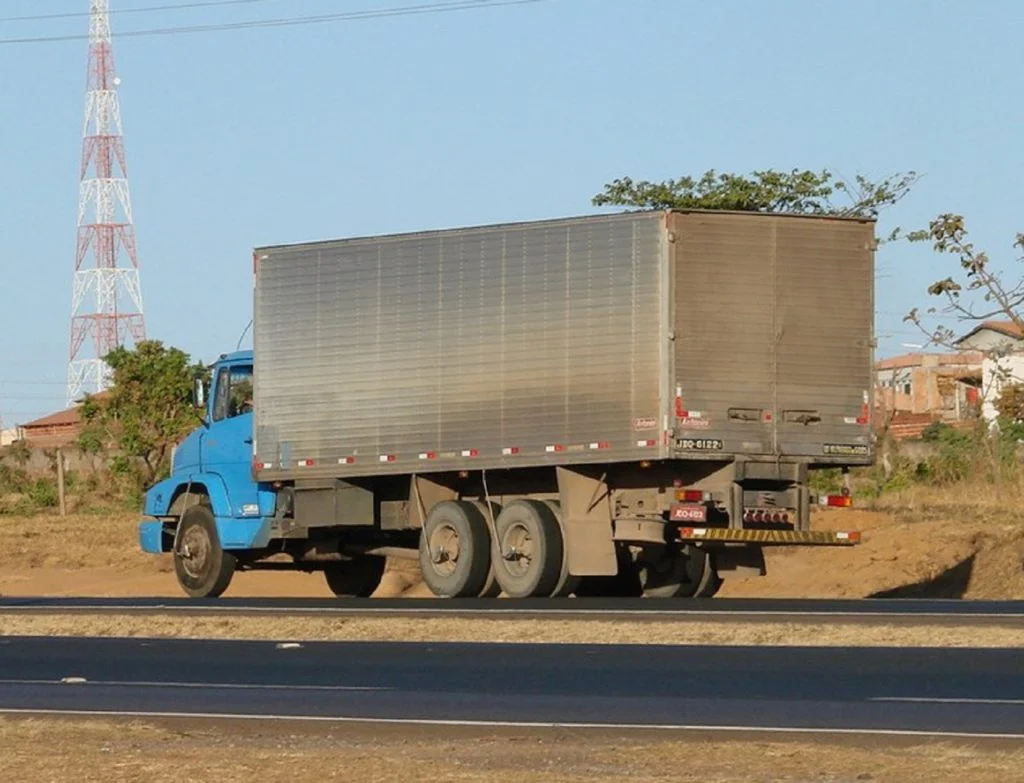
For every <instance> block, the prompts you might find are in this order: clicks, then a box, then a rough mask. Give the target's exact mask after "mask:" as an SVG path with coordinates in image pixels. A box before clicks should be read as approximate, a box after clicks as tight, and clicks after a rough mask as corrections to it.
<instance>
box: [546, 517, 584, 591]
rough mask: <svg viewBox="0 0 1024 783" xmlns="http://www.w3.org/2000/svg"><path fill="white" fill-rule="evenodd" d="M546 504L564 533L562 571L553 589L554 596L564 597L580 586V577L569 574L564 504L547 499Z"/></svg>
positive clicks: (560, 530)
mask: <svg viewBox="0 0 1024 783" xmlns="http://www.w3.org/2000/svg"><path fill="white" fill-rule="evenodd" d="M544 503H545V505H547V507H548V508H550V509H551V511H552V513H553V514H554V515H555V519H556V520H557V521H558V529H559V532H560V533H561V534H562V572H561V573H560V574H559V576H558V582H557V583H556V584H555V588H554V589H553V590H552V591H551V597H552V598H564V597H566V596H569V595H572V594H573V593H575V592H576V590H577V589H578V588H579V586H580V577H578V576H570V574H569V547H568V546H566V545H565V528H564V527H563V526H562V504H561V503H559V502H558V501H557V500H545V501H544Z"/></svg>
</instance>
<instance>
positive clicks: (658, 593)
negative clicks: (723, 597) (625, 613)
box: [637, 546, 721, 598]
mask: <svg viewBox="0 0 1024 783" xmlns="http://www.w3.org/2000/svg"><path fill="white" fill-rule="evenodd" d="M637 574H638V576H639V577H640V585H641V587H642V588H643V595H644V597H645V598H709V597H711V596H712V595H714V594H715V593H716V592H718V587H719V586H720V585H721V580H720V579H719V578H718V574H717V572H716V571H715V566H714V562H713V561H712V559H711V555H710V554H709V553H708V551H707V550H706V549H699V548H697V547H693V546H684V547H682V548H681V549H668V548H661V549H660V550H659V551H658V552H657V553H656V554H655V553H653V552H651V553H645V554H644V555H643V556H642V557H641V558H640V559H639V560H638V561H637Z"/></svg>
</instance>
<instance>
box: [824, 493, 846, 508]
mask: <svg viewBox="0 0 1024 783" xmlns="http://www.w3.org/2000/svg"><path fill="white" fill-rule="evenodd" d="M818 505H821V506H828V507H829V508H851V507H852V506H853V498H852V497H850V496H849V495H826V496H824V497H822V498H820V499H819V500H818Z"/></svg>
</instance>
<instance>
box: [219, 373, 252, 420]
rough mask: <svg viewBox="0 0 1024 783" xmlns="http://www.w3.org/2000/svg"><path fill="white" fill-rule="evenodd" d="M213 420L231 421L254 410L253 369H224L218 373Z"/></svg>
mask: <svg viewBox="0 0 1024 783" xmlns="http://www.w3.org/2000/svg"><path fill="white" fill-rule="evenodd" d="M215 394H216V396H215V398H214V401H213V420H214V421H221V420H222V419H230V418H232V417H233V416H238V415H239V414H242V413H248V412H249V411H251V410H252V367H251V366H247V365H243V366H237V367H222V368H221V369H220V372H218V373H217V391H216V393H215Z"/></svg>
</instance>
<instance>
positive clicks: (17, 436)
mask: <svg viewBox="0 0 1024 783" xmlns="http://www.w3.org/2000/svg"><path fill="white" fill-rule="evenodd" d="M22 437H24V436H23V435H22V432H21V427H7V428H6V429H3V430H0V447H3V446H10V445H11V444H12V443H14V442H15V441H18V440H21V439H22Z"/></svg>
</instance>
